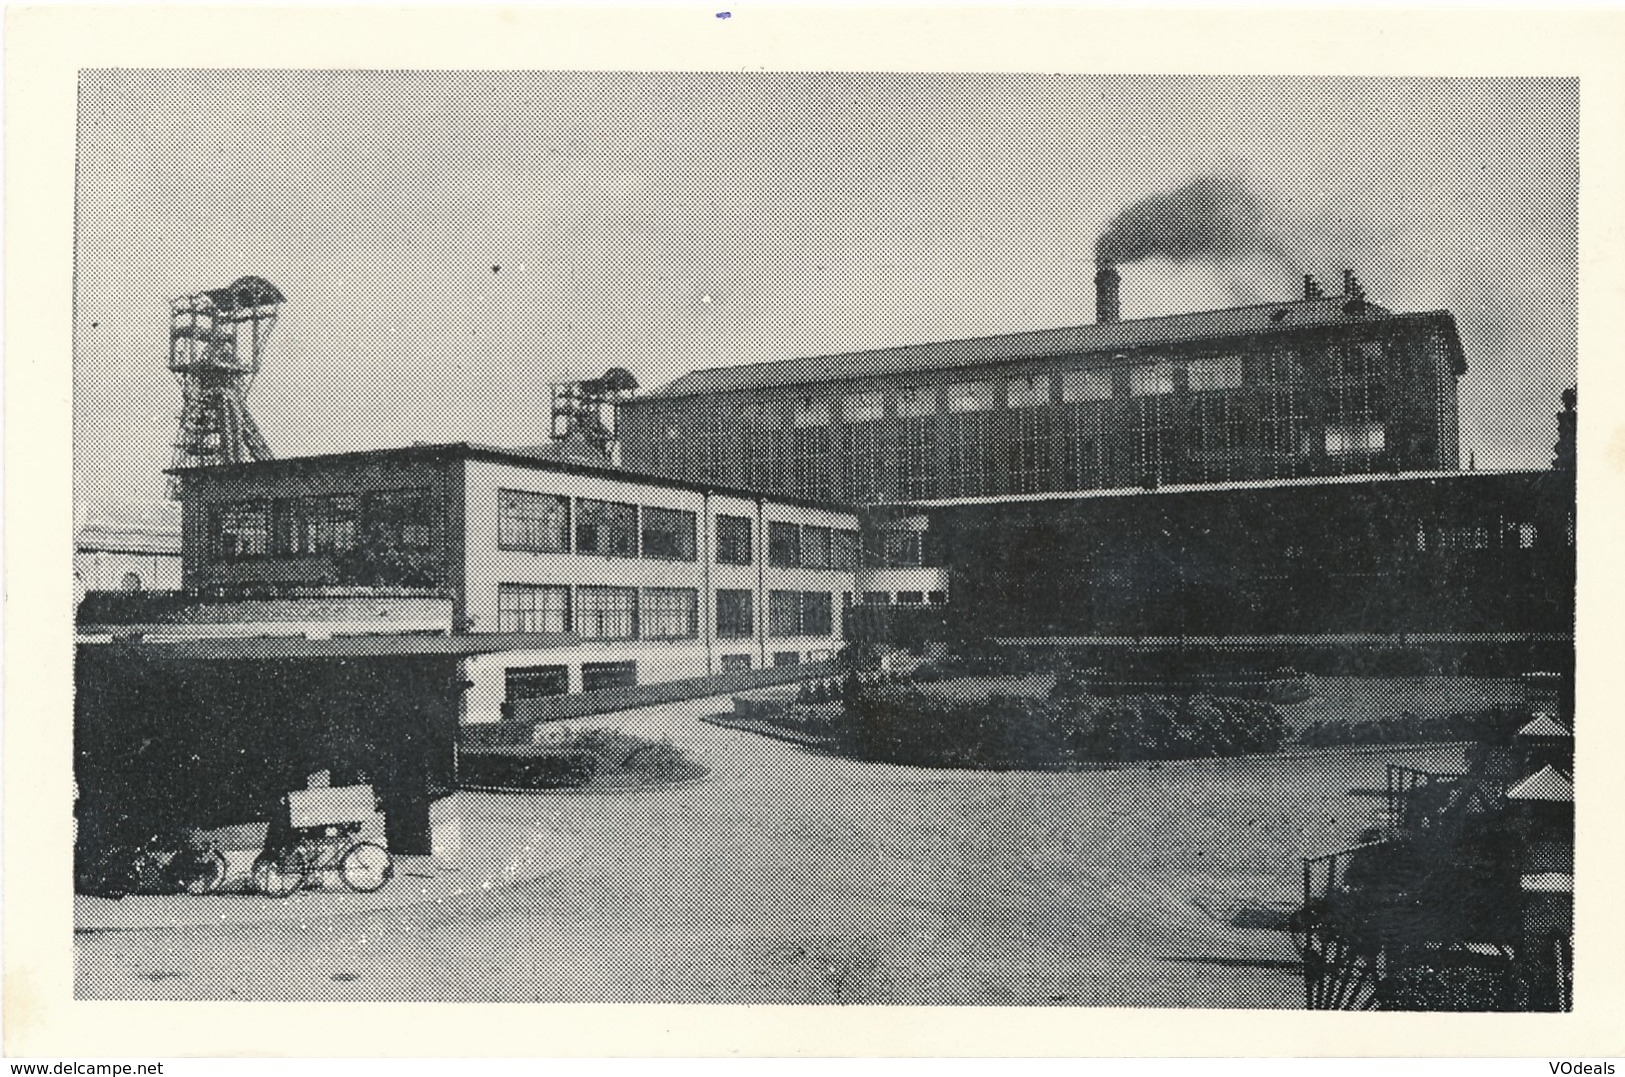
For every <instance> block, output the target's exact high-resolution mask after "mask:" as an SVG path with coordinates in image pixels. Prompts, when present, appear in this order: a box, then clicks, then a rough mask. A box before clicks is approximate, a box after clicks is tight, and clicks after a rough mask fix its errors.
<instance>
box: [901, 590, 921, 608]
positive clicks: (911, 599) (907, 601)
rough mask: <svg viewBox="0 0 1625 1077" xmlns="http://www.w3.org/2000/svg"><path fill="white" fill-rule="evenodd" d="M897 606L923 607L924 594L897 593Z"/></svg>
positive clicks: (916, 592) (911, 592) (918, 592)
mask: <svg viewBox="0 0 1625 1077" xmlns="http://www.w3.org/2000/svg"><path fill="white" fill-rule="evenodd" d="M897 604H898V605H899V606H923V605H925V592H924V591H899V592H897Z"/></svg>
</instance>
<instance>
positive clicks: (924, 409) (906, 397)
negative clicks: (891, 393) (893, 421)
mask: <svg viewBox="0 0 1625 1077" xmlns="http://www.w3.org/2000/svg"><path fill="white" fill-rule="evenodd" d="M936 413H937V391H936V390H935V389H933V388H930V387H923V388H922V387H921V386H918V385H905V386H904V387H903V388H901V389H899V390H897V417H898V418H899V419H918V418H921V417H923V416H926V415H935V414H936Z"/></svg>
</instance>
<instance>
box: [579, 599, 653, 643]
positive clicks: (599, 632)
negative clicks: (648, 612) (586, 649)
mask: <svg viewBox="0 0 1625 1077" xmlns="http://www.w3.org/2000/svg"><path fill="white" fill-rule="evenodd" d="M576 633H577V634H578V635H580V636H581V637H582V638H583V639H636V638H637V635H638V592H637V589H636V588H633V587H581V588H578V589H577V594H576Z"/></svg>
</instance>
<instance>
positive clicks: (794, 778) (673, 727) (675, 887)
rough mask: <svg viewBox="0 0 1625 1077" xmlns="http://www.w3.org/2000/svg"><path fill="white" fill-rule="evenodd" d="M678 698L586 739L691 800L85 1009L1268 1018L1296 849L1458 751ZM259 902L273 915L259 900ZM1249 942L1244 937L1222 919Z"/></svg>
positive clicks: (536, 820) (570, 819) (197, 944)
mask: <svg viewBox="0 0 1625 1077" xmlns="http://www.w3.org/2000/svg"><path fill="white" fill-rule="evenodd" d="M725 706H726V703H725V701H721V702H719V701H715V700H713V701H704V702H701V703H691V704H674V705H668V706H663V707H655V708H647V709H644V710H641V711H633V712H628V713H626V714H623V715H613V716H607V717H604V718H599V719H592V720H589V721H585V722H582V723H579V724H580V725H581V726H582V727H608V726H614V727H618V728H623V729H626V730H628V731H629V732H633V733H637V734H639V735H642V736H646V737H655V738H659V737H667V738H670V739H671V740H672V741H673V742H675V743H677V744H679V745H680V746H682V747H683V748H684V749H686V750H687V751H689V752H690V753H691V754H693V755H694V756H695V757H697V758H698V759H700V760H701V761H703V762H704V763H705V764H706V766H707V767H708V768H709V769H710V773H709V775H708V776H707V777H706V778H705V779H703V780H701V781H698V782H694V783H691V784H687V785H683V786H676V787H667V788H650V789H646V790H638V791H634V792H630V793H615V794H587V793H552V794H537V795H530V796H524V797H515V798H509V800H508V801H507V802H506V803H504V805H503V807H502V809H501V811H502V813H503V815H504V817H505V818H507V817H511V818H512V821H513V822H512V826H513V827H514V833H515V837H516V840H534V839H535V836H536V835H538V834H541V835H546V836H547V838H548V840H550V841H553V842H556V843H559V844H560V845H561V846H562V847H567V848H568V849H569V850H571V855H570V856H569V857H568V858H567V860H568V862H567V863H564V864H563V866H561V867H560V869H559V870H558V871H556V872H553V873H551V874H548V875H546V876H544V877H541V878H537V879H533V880H530V881H527V882H521V883H519V884H518V885H515V886H505V887H497V888H494V889H491V890H485V889H484V888H483V887H480V886H479V885H478V883H479V880H471V881H472V882H473V883H475V885H474V886H471V887H470V890H471V892H472V895H473V896H471V897H469V898H467V899H466V900H460V901H455V902H443V903H431V904H428V905H421V904H420V905H412V906H404V907H396V908H388V909H379V910H373V911H359V912H353V913H340V914H338V915H334V916H329V917H313V918H310V919H308V920H304V921H287V922H267V923H262V924H255V925H239V926H232V927H211V928H176V929H173V930H165V931H148V932H121V933H106V934H93V935H83V936H79V937H78V938H77V939H76V942H75V946H76V952H77V962H78V963H77V985H78V986H77V992H78V994H79V996H80V997H82V998H179V999H194V998H256V999H258V998H274V999H386V1000H414V999H425V1000H447V1001H462V1000H466V1001H512V1002H523V1001H543V1002H626V1003H632V1002H639V1003H641V1002H684V1003H837V1004H839V1003H859V1004H910V1003H923V1004H973V1005H1089V1006H1103V1005H1113V1006H1217V1007H1281V1006H1297V1005H1300V1004H1301V1002H1300V1000H1301V997H1302V981H1301V978H1300V975H1299V972H1298V970H1297V967H1296V963H1295V961H1294V955H1293V952H1292V949H1291V946H1290V945H1289V943H1288V941H1287V938H1286V936H1285V935H1284V934H1282V933H1280V932H1278V931H1273V930H1267V929H1262V928H1259V927H1256V926H1245V925H1249V924H1259V923H1267V922H1268V921H1269V920H1270V919H1271V918H1272V917H1275V916H1278V915H1279V914H1280V913H1281V912H1284V911H1285V910H1286V909H1289V908H1290V907H1291V906H1292V904H1293V903H1294V902H1295V900H1296V898H1295V889H1294V887H1295V885H1296V884H1295V871H1294V868H1295V865H1296V858H1297V857H1298V856H1299V855H1301V854H1302V853H1303V852H1305V851H1321V850H1324V849H1328V848H1333V847H1336V846H1338V845H1340V844H1344V843H1346V842H1348V841H1350V840H1352V838H1353V835H1354V834H1355V833H1356V832H1357V831H1358V829H1359V828H1360V827H1361V826H1363V825H1365V824H1366V822H1367V821H1368V820H1369V819H1370V818H1371V816H1372V812H1373V810H1374V809H1375V808H1376V807H1377V804H1378V802H1377V801H1376V800H1373V799H1371V798H1370V797H1366V796H1353V797H1351V796H1350V795H1349V793H1350V790H1351V789H1369V788H1372V787H1375V788H1381V786H1382V785H1383V780H1384V764H1385V763H1387V762H1389V761H1390V760H1403V761H1404V762H1407V763H1409V764H1411V765H1413V766H1421V767H1437V768H1439V769H1451V768H1453V767H1454V766H1456V765H1457V764H1459V762H1460V751H1459V749H1448V748H1447V749H1427V750H1411V751H1398V750H1392V749H1380V750H1377V751H1374V752H1368V753H1363V754H1350V753H1315V754H1312V755H1309V756H1306V757H1299V758H1276V759H1265V760H1239V761H1230V762H1215V763H1197V764H1173V765H1167V766H1163V767H1160V768H1151V769H1147V768H1140V769H1132V770H1122V771H1111V772H1092V773H1081V774H1032V773H1002V772H985V771H984V772H972V771H940V770H923V769H915V768H907V767H895V766H885V765H872V764H865V763H859V762H854V761H851V760H846V759H834V758H829V757H825V756H821V755H817V754H814V753H811V752H809V751H806V750H804V749H802V748H799V747H796V746H793V745H789V744H784V743H781V742H778V741H775V740H770V739H767V738H764V737H760V736H756V735H754V734H749V733H743V732H738V731H734V730H728V729H722V728H718V727H716V726H711V725H708V724H705V723H702V722H700V721H698V720H697V718H698V715H699V714H701V713H707V712H709V711H715V710H720V709H724V708H725ZM267 900H269V899H267ZM1238 924H1239V925H1243V926H1237V925H1238Z"/></svg>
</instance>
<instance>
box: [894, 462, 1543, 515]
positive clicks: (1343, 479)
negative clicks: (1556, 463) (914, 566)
mask: <svg viewBox="0 0 1625 1077" xmlns="http://www.w3.org/2000/svg"><path fill="white" fill-rule="evenodd" d="M1552 474H1556V472H1553V471H1550V470H1542V469H1528V470H1508V471H1399V472H1378V473H1371V474H1367V473H1362V474H1356V475H1313V476H1304V477H1301V478H1291V479H1249V480H1245V481H1237V482H1192V483H1179V484H1170V485H1166V486H1157V487H1145V486H1114V487H1110V488H1107V489H1099V490H1061V491H1056V492H1053V493H1043V494H993V495H989V496H986V497H950V498H937V499H933V500H928V501H899V502H893V503H891V504H893V505H894V506H895V507H897V508H905V509H932V508H953V507H957V506H962V505H1017V504H1040V503H1043V502H1048V501H1094V500H1099V499H1103V498H1121V497H1166V496H1168V495H1170V494H1205V493H1227V492H1234V491H1237V490H1283V489H1292V488H1301V487H1317V486H1373V485H1378V484H1382V483H1396V482H1441V481H1450V482H1454V481H1459V480H1473V479H1483V478H1505V477H1507V476H1517V475H1523V476H1536V475H1552Z"/></svg>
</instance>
